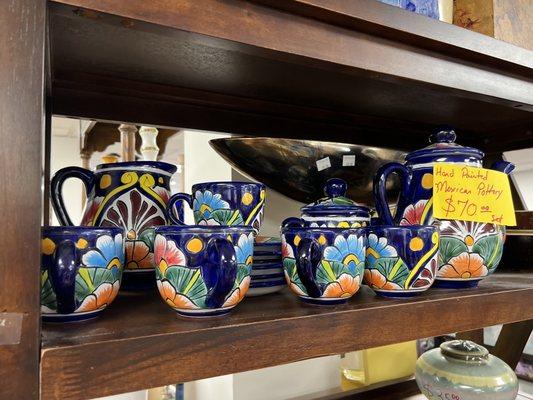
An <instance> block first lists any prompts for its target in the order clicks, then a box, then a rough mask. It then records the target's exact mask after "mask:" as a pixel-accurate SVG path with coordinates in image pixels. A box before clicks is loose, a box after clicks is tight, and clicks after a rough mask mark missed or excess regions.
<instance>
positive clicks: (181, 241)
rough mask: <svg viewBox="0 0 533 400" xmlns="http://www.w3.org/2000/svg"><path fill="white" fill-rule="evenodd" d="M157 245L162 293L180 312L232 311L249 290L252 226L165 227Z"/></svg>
mask: <svg viewBox="0 0 533 400" xmlns="http://www.w3.org/2000/svg"><path fill="white" fill-rule="evenodd" d="M155 232H156V237H155V242H154V263H155V271H156V279H157V287H158V289H159V293H160V295H161V297H162V298H163V300H164V301H165V303H167V304H168V305H169V306H170V307H172V308H173V309H174V310H175V311H177V312H178V314H180V315H183V316H190V317H200V316H210V315H220V314H225V313H227V312H229V311H230V310H231V309H232V308H233V307H235V306H236V305H237V304H238V303H239V302H240V301H241V300H242V299H243V297H244V296H245V294H246V292H247V291H248V287H249V286H250V272H251V270H252V262H253V246H254V235H253V229H252V227H251V226H238V227H237V226H234V227H231V226H194V225H191V226H187V225H178V226H161V227H157V228H156V230H155Z"/></svg>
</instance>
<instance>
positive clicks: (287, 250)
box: [281, 237, 294, 258]
mask: <svg viewBox="0 0 533 400" xmlns="http://www.w3.org/2000/svg"><path fill="white" fill-rule="evenodd" d="M282 239H283V240H282V242H281V257H282V258H294V251H293V250H292V247H291V245H290V244H288V243H287V241H286V240H285V237H283V238H282Z"/></svg>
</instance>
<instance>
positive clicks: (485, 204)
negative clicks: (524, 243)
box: [433, 163, 516, 226]
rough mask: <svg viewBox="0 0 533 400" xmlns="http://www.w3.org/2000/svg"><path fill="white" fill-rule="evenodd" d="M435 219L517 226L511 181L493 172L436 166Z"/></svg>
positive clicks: (434, 174)
mask: <svg viewBox="0 0 533 400" xmlns="http://www.w3.org/2000/svg"><path fill="white" fill-rule="evenodd" d="M433 215H434V216H435V217H436V218H440V219H458V220H464V221H473V222H491V223H494V224H498V225H510V226H515V225H516V219H515V212H514V206H513V199H512V196H511V188H510V186H509V177H508V176H507V174H505V173H503V172H499V171H493V170H490V169H484V168H476V167H468V166H465V165H458V164H448V163H436V164H435V165H434V166H433Z"/></svg>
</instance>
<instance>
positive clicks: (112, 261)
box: [82, 234, 124, 270]
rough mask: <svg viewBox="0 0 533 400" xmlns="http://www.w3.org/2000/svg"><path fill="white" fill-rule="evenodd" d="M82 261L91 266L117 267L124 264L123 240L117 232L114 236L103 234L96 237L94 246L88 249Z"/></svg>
mask: <svg viewBox="0 0 533 400" xmlns="http://www.w3.org/2000/svg"><path fill="white" fill-rule="evenodd" d="M82 262H83V264H85V265H86V266H87V267H93V268H107V269H112V268H117V269H118V270H120V269H122V267H123V265H124V240H123V239H122V235H121V234H118V235H116V236H115V238H112V237H111V236H108V235H104V236H100V237H99V238H98V239H96V248H95V249H93V250H89V251H88V252H87V253H85V254H84V255H83V257H82Z"/></svg>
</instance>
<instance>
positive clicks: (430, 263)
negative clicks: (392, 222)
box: [364, 225, 439, 297]
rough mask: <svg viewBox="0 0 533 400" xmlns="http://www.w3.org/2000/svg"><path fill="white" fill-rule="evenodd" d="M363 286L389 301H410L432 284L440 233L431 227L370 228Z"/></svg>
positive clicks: (435, 271) (368, 229) (435, 269)
mask: <svg viewBox="0 0 533 400" xmlns="http://www.w3.org/2000/svg"><path fill="white" fill-rule="evenodd" d="M366 230H367V235H368V242H367V248H366V259H365V277H364V280H365V283H366V284H367V285H368V286H370V287H371V288H372V289H373V290H374V291H375V292H376V293H378V294H380V295H382V296H388V297H409V296H413V295H416V294H417V293H420V292H423V291H425V290H427V289H429V287H430V286H431V285H432V284H433V282H434V281H435V275H436V273H437V257H438V253H439V232H438V230H437V228H436V227H434V226H422V225H412V226H371V227H368V228H366Z"/></svg>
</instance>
